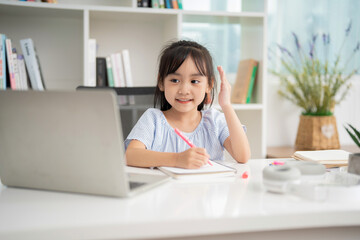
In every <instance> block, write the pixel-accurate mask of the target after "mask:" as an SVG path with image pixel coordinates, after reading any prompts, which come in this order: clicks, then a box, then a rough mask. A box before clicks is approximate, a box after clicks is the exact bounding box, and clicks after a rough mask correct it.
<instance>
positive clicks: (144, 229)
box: [0, 159, 360, 240]
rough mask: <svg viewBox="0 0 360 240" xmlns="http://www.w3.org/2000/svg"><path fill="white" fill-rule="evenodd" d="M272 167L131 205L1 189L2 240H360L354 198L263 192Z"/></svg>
mask: <svg viewBox="0 0 360 240" xmlns="http://www.w3.org/2000/svg"><path fill="white" fill-rule="evenodd" d="M273 160H274V159H272V160H270V159H269V160H251V161H250V162H249V163H248V164H246V165H240V164H235V165H234V166H235V167H236V168H237V169H238V170H239V175H238V176H236V177H235V178H222V179H217V180H216V181H215V180H214V181H212V182H179V181H175V180H171V181H170V182H168V183H165V184H164V185H161V186H159V187H157V188H155V189H152V190H150V191H148V192H145V193H142V194H140V195H137V196H135V197H133V198H130V199H117V198H108V197H97V196H88V195H78V194H67V193H57V192H47V191H35V190H25V189H14V188H7V187H5V186H3V185H1V186H0V239H57V238H59V239H143V238H154V239H158V238H169V239H174V238H175V237H178V238H176V239H183V238H188V239H239V236H241V237H243V239H245V238H246V239H247V240H249V239H262V238H263V239H266V240H269V239H290V238H291V239H327V240H331V239H359V236H360V200H359V197H358V196H357V197H354V198H352V199H344V198H343V199H341V198H340V199H337V200H336V199H329V200H326V201H325V202H315V201H310V200H304V199H301V198H298V197H296V196H291V195H280V194H273V193H269V192H266V191H265V189H264V187H263V185H262V169H263V168H264V167H265V166H267V165H268V164H269V163H270V162H271V161H273ZM245 170H247V171H248V172H249V178H248V179H246V180H244V179H242V178H241V177H240V176H241V174H242V173H243V171H245ZM149 171H150V170H149ZM209 235H211V236H209Z"/></svg>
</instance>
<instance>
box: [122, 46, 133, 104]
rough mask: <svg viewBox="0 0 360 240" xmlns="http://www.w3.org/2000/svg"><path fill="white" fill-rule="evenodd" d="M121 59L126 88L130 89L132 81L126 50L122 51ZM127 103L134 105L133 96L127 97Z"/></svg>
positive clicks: (128, 56)
mask: <svg viewBox="0 0 360 240" xmlns="http://www.w3.org/2000/svg"><path fill="white" fill-rule="evenodd" d="M122 57H123V64H124V73H125V82H126V87H132V86H133V79H132V74H131V64H130V53H129V50H128V49H124V50H122ZM129 103H130V104H135V97H134V96H129Z"/></svg>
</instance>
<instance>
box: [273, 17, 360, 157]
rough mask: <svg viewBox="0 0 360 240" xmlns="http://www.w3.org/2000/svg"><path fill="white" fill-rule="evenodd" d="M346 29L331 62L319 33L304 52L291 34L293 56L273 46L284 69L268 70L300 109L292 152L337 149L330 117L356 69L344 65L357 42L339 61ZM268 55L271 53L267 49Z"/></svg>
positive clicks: (326, 37) (281, 91) (325, 36)
mask: <svg viewBox="0 0 360 240" xmlns="http://www.w3.org/2000/svg"><path fill="white" fill-rule="evenodd" d="M350 30H351V22H350V24H349V26H348V27H347V28H346V30H345V37H344V41H343V43H342V46H341V47H340V50H339V52H338V54H337V55H336V56H335V61H330V60H329V59H328V54H327V51H328V48H329V45H330V35H329V34H322V41H321V42H320V41H317V39H318V35H313V37H312V38H311V40H310V41H309V48H308V49H307V48H304V47H303V46H302V45H301V44H300V41H299V38H298V36H297V35H296V34H295V33H292V35H293V37H294V42H295V45H296V50H295V53H292V52H290V51H289V50H288V49H287V48H285V47H283V46H281V45H279V44H278V45H277V48H278V49H279V50H280V61H281V65H282V67H283V69H284V70H283V71H275V70H270V71H271V72H272V73H273V74H274V75H276V76H278V77H279V79H280V89H279V91H278V93H279V94H280V95H281V96H282V97H284V98H285V99H288V100H290V101H291V102H292V103H294V104H295V105H297V106H299V107H300V108H301V109H302V110H303V111H302V114H301V116H300V123H299V126H298V131H297V136H296V142H295V149H296V150H319V149H337V148H340V144H339V137H338V131H337V126H336V119H335V116H334V115H333V114H334V107H335V105H336V104H338V103H340V102H341V101H342V100H343V99H344V98H345V96H346V94H347V93H348V91H349V89H350V87H351V83H350V81H349V80H350V78H351V77H352V76H353V75H354V74H355V73H356V72H357V70H359V69H358V68H357V69H352V70H350V71H349V69H346V67H347V66H348V63H349V62H350V61H351V60H352V59H353V58H354V57H355V55H356V54H358V52H359V48H360V43H359V42H358V43H357V45H356V46H355V48H354V49H353V52H352V54H351V55H350V56H348V58H347V61H346V62H342V61H340V60H341V51H342V48H343V46H344V45H345V43H346V39H347V38H348V35H349V33H350ZM318 45H320V46H322V49H318V48H317V46H318ZM321 50H322V51H321ZM269 52H270V53H274V52H272V51H271V49H270V51H269ZM320 53H322V54H320ZM320 55H321V56H320Z"/></svg>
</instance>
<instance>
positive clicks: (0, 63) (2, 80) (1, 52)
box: [0, 33, 6, 90]
mask: <svg viewBox="0 0 360 240" xmlns="http://www.w3.org/2000/svg"><path fill="white" fill-rule="evenodd" d="M5 40H6V35H5V34H1V33H0V90H5V89H6V58H5V57H6V54H5V53H6V43H5Z"/></svg>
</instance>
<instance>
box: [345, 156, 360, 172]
mask: <svg viewBox="0 0 360 240" xmlns="http://www.w3.org/2000/svg"><path fill="white" fill-rule="evenodd" d="M348 172H349V173H354V174H357V175H360V153H353V154H350V155H349V166H348Z"/></svg>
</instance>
